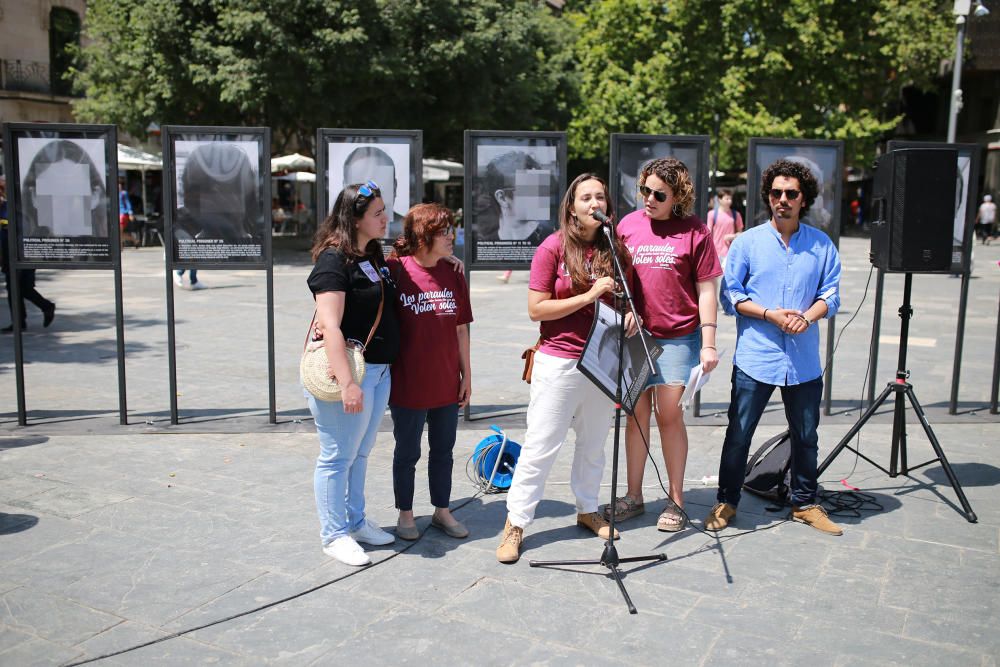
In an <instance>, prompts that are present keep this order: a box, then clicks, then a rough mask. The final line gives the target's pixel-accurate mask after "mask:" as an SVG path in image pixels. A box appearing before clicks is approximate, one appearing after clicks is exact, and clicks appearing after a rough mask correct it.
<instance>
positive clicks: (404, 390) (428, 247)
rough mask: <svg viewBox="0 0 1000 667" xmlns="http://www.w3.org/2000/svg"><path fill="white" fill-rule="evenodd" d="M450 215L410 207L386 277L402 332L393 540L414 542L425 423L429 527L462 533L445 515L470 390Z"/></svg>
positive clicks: (466, 309)
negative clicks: (395, 296) (416, 479)
mask: <svg viewBox="0 0 1000 667" xmlns="http://www.w3.org/2000/svg"><path fill="white" fill-rule="evenodd" d="M454 247H455V216H454V215H453V214H452V212H451V211H449V210H448V209H447V208H445V207H444V206H441V205H440V204H418V205H416V206H414V207H413V208H411V209H410V210H409V212H408V213H407V214H406V216H405V217H404V218H403V234H402V235H401V236H400V237H399V238H398V239H397V240H396V242H395V243H394V244H393V253H392V255H391V256H390V257H389V271H390V275H391V276H392V279H393V281H394V282H395V283H396V289H397V291H398V293H399V298H398V299H397V300H396V303H395V307H396V312H397V314H398V316H399V323H400V327H401V329H402V331H403V336H402V343H401V347H400V352H399V358H398V359H397V361H396V363H395V364H393V366H392V392H391V393H390V395H389V410H390V411H391V412H392V432H393V435H394V436H395V439H396V449H395V451H394V452H393V455H392V489H393V494H394V495H395V499H396V508H397V509H398V510H399V520H398V522H397V524H396V535H397V536H398V537H400V538H402V539H404V540H416V539H417V538H419V537H420V531H419V530H417V526H416V523H415V522H414V518H413V489H414V476H415V473H416V465H417V461H419V460H420V440H421V438H422V436H423V433H424V425H425V424H426V425H427V440H428V444H429V447H428V454H427V481H428V485H429V487H430V496H431V504H432V505H434V508H435V509H434V514H433V515H432V516H431V525H433V526H435V527H436V528H439V529H440V530H442V531H444V533H445V534H447V535H448V536H450V537H455V538H459V539H461V538H464V537H468V535H469V531H468V530H467V529H466V528H465V526H463V525H462V524H461V523H460V522H459V521H458V520H456V519H455V518H454V517H453V516H452V515H451V512H450V510H449V509H448V506H449V504H450V503H451V473H452V463H453V458H452V450H454V448H455V434H456V430H457V428H458V411H459V408H461V407H462V406H464V405H465V404H466V403H468V401H469V396H470V394H471V392H472V366H471V362H470V355H469V323H470V322H472V306H471V305H470V302H469V287H468V285H467V284H466V282H465V276H464V275H463V274H462V273H461V272H460V271H457V270H456V267H455V265H454V264H453V262H452V251H453V250H454Z"/></svg>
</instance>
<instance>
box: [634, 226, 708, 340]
mask: <svg viewBox="0 0 1000 667" xmlns="http://www.w3.org/2000/svg"><path fill="white" fill-rule="evenodd" d="M618 236H619V237H620V238H621V240H622V242H623V243H624V244H625V247H626V248H628V251H629V253H630V254H631V255H632V268H633V270H634V271H635V283H636V287H635V290H634V296H635V307H636V310H638V311H639V316H640V317H642V320H643V326H644V327H645V328H646V330H648V331H649V332H650V333H651V334H653V335H654V336H655V337H657V338H678V337H680V336H686V335H687V334H689V333H691V332H693V331H695V330H696V329H697V328H698V323H699V322H698V320H699V317H698V289H697V283H699V282H703V281H705V280H711V279H712V278H716V277H718V276H721V275H722V265H721V264H719V256H718V254H717V253H716V251H715V244H714V243H713V242H712V234H711V232H709V230H708V227H706V226H705V225H704V224H703V223H702V222H701V220H699V219H698V218H697V217H696V216H693V215H692V216H688V217H687V218H683V219H681V220H675V219H673V218H671V219H670V220H653V219H651V218H650V217H649V215H647V214H646V211H644V210H639V211H633V212H632V213H629V214H628V215H626V216H625V217H624V218H622V220H621V222H619V223H618Z"/></svg>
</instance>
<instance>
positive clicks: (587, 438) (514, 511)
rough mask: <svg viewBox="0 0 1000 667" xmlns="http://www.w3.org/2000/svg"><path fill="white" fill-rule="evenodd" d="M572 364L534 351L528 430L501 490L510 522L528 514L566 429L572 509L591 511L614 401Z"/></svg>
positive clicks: (525, 519) (526, 519) (523, 522)
mask: <svg viewBox="0 0 1000 667" xmlns="http://www.w3.org/2000/svg"><path fill="white" fill-rule="evenodd" d="M576 363H577V360H576V359H562V358H560V357H553V356H551V355H548V354H544V353H542V352H538V353H536V354H535V366H534V369H533V370H532V375H531V398H530V401H529V403H528V430H527V432H526V433H525V436H524V444H523V445H521V455H520V456H519V457H518V459H517V465H516V466H515V467H514V478H513V480H512V481H511V485H510V489H509V490H508V491H507V512H508V514H509V515H510V522H511V523H512V524H513V525H515V526H518V527H520V528H524V527H526V526H527V525H528V524H530V523H531V521H532V519H534V517H535V509H536V508H537V507H538V503H539V501H541V499H542V493H543V492H544V491H545V480H546V479H547V478H548V476H549V471H550V470H552V464H553V463H555V460H556V455H557V454H558V453H559V449H560V448H561V447H562V445H563V442H564V441H565V439H566V435H567V434H568V433H569V429H570V428H572V429H573V430H574V431H575V432H576V450H575V451H574V452H573V469H572V472H571V474H570V488H571V489H572V491H573V495H575V496H576V511H577V512H579V513H588V512H596V511H597V503H598V494H599V493H600V490H601V477H602V475H603V474H604V443H605V441H606V440H607V439H608V431H609V429H610V428H611V420H612V417H613V415H614V404H613V403H612V402H611V399H609V398H608V397H607V396H605V395H604V394H603V393H602V392H601V390H600V389H598V388H597V387H596V386H595V385H594V384H593V383H592V382H591V381H590V380H588V379H587V378H586V376H584V374H583V373H581V372H580V371H578V370H577V369H576Z"/></svg>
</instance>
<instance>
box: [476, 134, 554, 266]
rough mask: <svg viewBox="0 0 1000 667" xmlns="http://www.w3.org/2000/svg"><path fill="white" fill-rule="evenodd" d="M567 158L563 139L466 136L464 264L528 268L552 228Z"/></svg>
mask: <svg viewBox="0 0 1000 667" xmlns="http://www.w3.org/2000/svg"><path fill="white" fill-rule="evenodd" d="M565 155H566V149H565V135H563V134H562V133H551V132H548V133H530V132H528V133H522V134H518V133H510V134H504V133H496V134H487V133H478V132H472V131H470V132H467V133H466V167H465V169H466V182H467V183H468V184H471V189H470V191H469V192H468V193H467V196H466V210H467V215H466V216H465V217H466V220H467V221H468V224H467V225H466V234H467V238H469V239H470V242H469V243H467V247H470V248H471V250H472V253H473V254H472V256H471V257H470V256H469V255H468V254H467V255H466V261H468V262H470V263H471V264H472V265H473V266H478V267H482V268H487V267H489V268H512V267H514V266H519V265H528V264H530V263H531V258H532V256H533V255H534V253H535V248H537V247H538V245H539V244H540V243H541V242H542V241H543V240H545V237H547V236H548V235H549V234H551V233H552V232H554V231H555V228H556V219H557V211H558V207H559V199H560V197H561V193H562V188H563V187H564V183H565V162H566V157H565ZM468 252H469V251H468V250H467V251H466V253H468Z"/></svg>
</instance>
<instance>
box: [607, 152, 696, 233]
mask: <svg viewBox="0 0 1000 667" xmlns="http://www.w3.org/2000/svg"><path fill="white" fill-rule="evenodd" d="M708 149H709V139H708V137H707V136H704V135H691V136H680V135H678V136H675V135H658V134H618V133H615V134H612V135H611V163H610V173H611V182H610V186H611V198H612V200H613V201H614V204H615V214H616V215H615V217H616V218H617V219H618V220H621V219H622V218H624V217H625V216H626V215H628V214H629V213H631V212H632V211H634V210H636V209H637V208H640V207H641V203H639V199H638V193H639V184H638V179H639V172H640V171H642V167H643V166H644V165H645V164H646V163H647V162H649V161H650V160H655V159H657V158H668V157H672V158H676V159H678V160H680V161H681V162H683V163H684V165H685V166H686V167H687V168H688V172H689V173H690V174H691V180H692V182H693V183H694V187H695V192H697V193H699V195H698V196H697V198H696V200H695V215H697V216H698V217H699V218H701V219H702V220H704V219H705V213H706V210H705V207H706V198H705V197H704V195H703V193H704V192H705V188H706V187H707V183H706V175H707V170H708V164H707V160H708Z"/></svg>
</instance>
